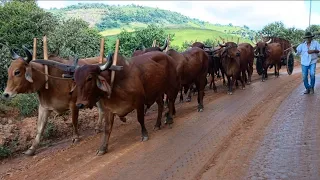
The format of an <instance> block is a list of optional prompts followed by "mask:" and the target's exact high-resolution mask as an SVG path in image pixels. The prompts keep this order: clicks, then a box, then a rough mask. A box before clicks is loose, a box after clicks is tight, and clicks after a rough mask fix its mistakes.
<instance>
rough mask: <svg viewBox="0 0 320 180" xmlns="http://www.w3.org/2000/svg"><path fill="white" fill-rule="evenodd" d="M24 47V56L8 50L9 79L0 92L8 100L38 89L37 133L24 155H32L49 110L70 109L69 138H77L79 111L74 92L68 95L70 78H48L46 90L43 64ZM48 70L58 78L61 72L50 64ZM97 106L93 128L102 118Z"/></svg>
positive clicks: (92, 61) (84, 62) (82, 61)
mask: <svg viewBox="0 0 320 180" xmlns="http://www.w3.org/2000/svg"><path fill="white" fill-rule="evenodd" d="M23 48H24V50H25V52H26V54H27V58H26V59H24V58H22V57H20V56H19V55H17V54H16V53H15V52H14V51H13V50H12V51H11V53H12V58H13V59H14V61H12V62H11V64H10V66H9V68H8V81H7V86H6V88H5V91H4V93H3V97H4V98H6V99H9V98H12V97H14V96H16V94H20V93H35V92H37V95H38V100H39V107H38V121H37V135H36V137H35V139H34V141H33V143H32V146H31V147H30V148H29V149H28V150H27V151H26V152H25V154H26V155H34V154H35V151H36V148H37V147H38V145H39V143H40V139H41V136H42V133H43V130H44V127H45V125H46V123H47V120H48V116H49V115H50V113H51V112H52V111H55V112H56V113H58V114H62V113H63V112H65V111H67V110H71V113H72V123H73V138H72V141H73V142H76V141H78V140H79V133H78V114H79V110H78V108H76V105H75V102H76V95H70V94H69V92H70V90H71V89H72V87H73V81H72V80H68V79H67V80H61V79H55V78H51V77H49V78H48V84H49V89H45V87H44V85H45V76H44V66H43V65H41V64H38V63H34V62H33V61H31V59H32V53H31V52H30V51H29V50H28V49H26V48H25V47H23ZM49 58H50V59H52V60H55V61H58V62H61V63H65V64H68V63H69V64H70V63H72V62H69V61H67V60H63V59H61V58H59V57H55V56H49ZM30 61H31V62H30ZM79 63H80V64H90V63H98V58H92V59H89V60H88V61H84V60H80V62H79ZM48 72H49V75H50V76H55V77H58V78H61V77H62V74H63V72H62V71H61V70H59V69H56V68H52V67H48ZM97 106H98V107H99V120H98V125H97V126H96V129H97V128H99V125H100V124H101V121H102V117H103V114H102V113H103V112H102V111H101V109H100V104H99V103H97Z"/></svg>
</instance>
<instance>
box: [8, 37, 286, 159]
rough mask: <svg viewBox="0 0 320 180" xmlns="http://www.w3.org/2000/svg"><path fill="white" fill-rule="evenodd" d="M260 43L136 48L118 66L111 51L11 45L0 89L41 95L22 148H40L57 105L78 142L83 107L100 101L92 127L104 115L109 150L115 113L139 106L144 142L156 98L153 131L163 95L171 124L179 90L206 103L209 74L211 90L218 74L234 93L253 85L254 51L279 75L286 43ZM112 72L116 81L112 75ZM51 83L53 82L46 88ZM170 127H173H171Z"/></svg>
mask: <svg viewBox="0 0 320 180" xmlns="http://www.w3.org/2000/svg"><path fill="white" fill-rule="evenodd" d="M270 41H271V40H269V41H268V42H265V41H262V40H261V41H259V42H258V43H256V46H255V47H253V46H252V45H250V44H249V43H241V44H237V43H234V42H227V43H224V44H219V46H217V47H208V46H205V45H204V44H203V43H200V42H196V43H194V44H192V45H191V47H190V48H189V49H187V50H186V51H184V52H182V53H180V52H177V51H175V50H173V49H169V50H168V51H166V52H163V51H164V50H165V49H166V47H167V41H165V45H164V46H163V47H152V48H147V49H145V48H144V49H142V50H136V51H135V52H134V53H133V56H132V57H131V58H125V57H124V56H122V55H120V54H118V55H117V64H116V65H114V64H113V56H114V53H109V54H108V56H107V57H105V58H104V60H103V61H104V62H105V63H104V64H99V57H92V58H85V59H71V60H67V59H63V58H61V57H59V56H57V55H50V56H49V57H48V58H49V60H32V52H31V51H30V50H28V49H27V48H26V47H24V46H23V49H24V51H25V53H26V55H27V57H26V58H23V57H21V56H19V55H18V54H17V53H16V52H15V51H13V50H11V54H12V58H13V61H12V62H11V64H10V67H9V68H8V81H7V86H6V88H5V92H4V93H3V97H4V98H7V99H9V98H12V97H14V96H15V95H16V94H19V93H37V94H38V98H39V111H38V122H37V134H36V137H35V139H34V141H33V143H32V146H31V147H30V148H29V149H28V150H27V151H26V152H25V154H27V155H34V154H35V151H36V148H37V147H38V145H39V143H40V139H41V136H42V133H43V130H44V127H45V125H46V123H47V119H48V116H49V115H50V113H51V112H52V111H55V112H56V113H58V114H62V113H64V112H66V111H68V110H70V111H71V114H72V124H73V138H72V140H73V142H75V141H78V140H79V133H78V115H79V109H83V108H92V107H93V106H97V107H98V111H99V120H98V123H97V125H96V127H95V130H97V131H99V130H100V126H101V125H102V120H103V119H104V122H105V123H104V124H105V126H104V128H103V130H104V133H103V137H102V139H103V141H102V143H101V146H100V148H99V151H98V154H99V155H101V154H104V153H106V152H107V150H108V142H109V138H110V134H111V130H112V126H113V122H114V115H117V116H118V117H119V118H120V120H122V121H124V122H125V121H126V118H125V116H126V115H127V114H128V113H130V112H132V111H133V110H136V112H137V119H138V121H139V123H140V125H141V133H142V141H146V140H148V131H147V129H146V128H145V123H144V116H145V113H146V110H147V109H148V108H149V107H150V106H151V105H153V104H154V103H155V102H156V103H157V105H158V117H157V121H156V124H155V128H156V129H160V127H161V118H162V113H163V110H164V97H165V96H166V102H167V104H168V109H169V110H168V112H167V113H166V121H165V123H166V124H169V125H170V124H172V123H173V115H175V113H176V109H175V100H176V98H177V96H178V94H179V92H180V101H182V100H183V97H182V94H183V93H182V91H183V90H184V92H185V93H187V91H188V90H189V94H188V99H187V101H191V93H190V92H191V90H195V91H197V93H198V98H197V100H198V111H199V112H202V111H203V109H204V104H203V97H204V89H205V86H206V85H207V75H208V74H209V75H211V77H212V78H211V82H209V83H210V89H213V90H214V91H215V92H217V88H216V85H215V81H214V77H215V76H218V77H220V76H221V75H222V77H223V83H224V84H226V82H225V76H227V80H228V94H232V91H233V90H232V88H233V86H234V85H236V86H238V81H240V82H241V85H242V88H243V89H244V88H245V83H247V84H250V82H251V76H252V73H253V62H254V57H256V58H257V62H258V61H259V63H261V64H262V65H263V75H262V80H264V79H265V78H267V68H269V67H270V66H275V68H276V69H275V73H276V75H277V76H279V69H280V66H281V63H280V61H281V55H282V53H283V52H282V51H283V50H282V49H281V46H280V44H279V43H271V42H270ZM279 47H280V49H279ZM44 65H47V66H48V72H49V74H48V77H49V78H48V80H46V78H45V71H44V69H45V68H44ZM114 74H115V76H114V79H113V78H112V76H113V75H114ZM46 83H48V85H49V88H48V89H47V88H45V84H46ZM170 127H171V126H170Z"/></svg>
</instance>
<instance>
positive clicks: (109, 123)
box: [97, 110, 114, 156]
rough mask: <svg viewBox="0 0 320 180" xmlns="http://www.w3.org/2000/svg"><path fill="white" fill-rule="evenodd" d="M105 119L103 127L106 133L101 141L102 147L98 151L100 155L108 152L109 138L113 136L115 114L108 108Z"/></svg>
mask: <svg viewBox="0 0 320 180" xmlns="http://www.w3.org/2000/svg"><path fill="white" fill-rule="evenodd" d="M104 119H105V121H104V122H105V123H104V128H103V132H104V133H103V135H102V142H101V145H100V148H99V150H98V152H97V155H98V156H101V155H103V154H105V153H107V152H108V145H109V139H110V136H111V131H112V127H113V122H114V114H113V113H112V112H110V111H108V110H106V112H105V116H104Z"/></svg>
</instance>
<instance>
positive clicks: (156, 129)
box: [153, 125, 161, 131]
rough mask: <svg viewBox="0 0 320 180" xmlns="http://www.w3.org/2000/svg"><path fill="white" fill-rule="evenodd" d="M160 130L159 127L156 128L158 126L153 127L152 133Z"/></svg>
mask: <svg viewBox="0 0 320 180" xmlns="http://www.w3.org/2000/svg"><path fill="white" fill-rule="evenodd" d="M160 129H161V128H160V126H158V125H155V126H154V127H153V130H154V131H158V130H160Z"/></svg>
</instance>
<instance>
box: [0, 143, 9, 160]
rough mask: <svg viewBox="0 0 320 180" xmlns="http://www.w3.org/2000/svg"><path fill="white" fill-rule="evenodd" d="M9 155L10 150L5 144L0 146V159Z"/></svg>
mask: <svg viewBox="0 0 320 180" xmlns="http://www.w3.org/2000/svg"><path fill="white" fill-rule="evenodd" d="M10 155H11V150H10V149H9V148H8V147H7V146H0V159H3V158H6V157H8V156H10Z"/></svg>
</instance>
